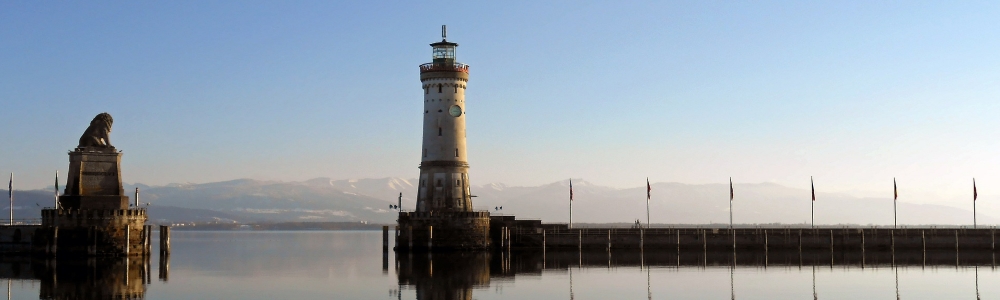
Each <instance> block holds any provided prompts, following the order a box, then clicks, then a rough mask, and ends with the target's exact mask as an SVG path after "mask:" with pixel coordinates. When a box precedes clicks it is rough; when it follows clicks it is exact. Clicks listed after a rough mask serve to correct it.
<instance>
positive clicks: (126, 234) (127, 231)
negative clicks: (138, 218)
mask: <svg viewBox="0 0 1000 300" xmlns="http://www.w3.org/2000/svg"><path fill="white" fill-rule="evenodd" d="M129 229H130V228H129V226H128V225H125V251H122V252H125V256H126V257H128V254H129V248H130V247H129V246H131V245H129V242H130V241H129V240H130V238H129V235H130V233H131V232H130V231H131V230H129ZM126 267H128V266H127V265H126Z"/></svg>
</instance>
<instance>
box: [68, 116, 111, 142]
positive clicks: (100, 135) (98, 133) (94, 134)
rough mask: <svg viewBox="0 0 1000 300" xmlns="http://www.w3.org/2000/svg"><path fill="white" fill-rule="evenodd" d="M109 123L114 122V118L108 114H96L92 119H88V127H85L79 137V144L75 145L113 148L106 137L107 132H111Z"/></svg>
mask: <svg viewBox="0 0 1000 300" xmlns="http://www.w3.org/2000/svg"><path fill="white" fill-rule="evenodd" d="M111 123H114V119H111V115H110V114H108V113H100V114H98V115H97V116H96V117H94V120H93V121H90V127H87V130H86V131H84V132H83V136H81V137H80V145H79V146H77V147H78V148H86V147H99V148H114V146H111V139H110V138H109V137H108V134H109V133H111Z"/></svg>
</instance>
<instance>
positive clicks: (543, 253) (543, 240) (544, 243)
mask: <svg viewBox="0 0 1000 300" xmlns="http://www.w3.org/2000/svg"><path fill="white" fill-rule="evenodd" d="M546 242H547V241H546V240H545V229H542V256H544V255H545V247H546V246H547V245H546Z"/></svg>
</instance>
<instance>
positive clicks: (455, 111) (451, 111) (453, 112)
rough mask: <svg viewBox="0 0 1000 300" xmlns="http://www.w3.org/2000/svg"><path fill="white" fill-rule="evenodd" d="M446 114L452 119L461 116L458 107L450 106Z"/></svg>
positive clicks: (460, 110) (460, 109)
mask: <svg viewBox="0 0 1000 300" xmlns="http://www.w3.org/2000/svg"><path fill="white" fill-rule="evenodd" d="M448 113H449V114H451V116H452V117H456V118H457V117H458V116H461V115H462V108H461V107H458V105H452V106H451V108H449V109H448Z"/></svg>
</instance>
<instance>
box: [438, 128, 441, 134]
mask: <svg viewBox="0 0 1000 300" xmlns="http://www.w3.org/2000/svg"><path fill="white" fill-rule="evenodd" d="M438 136H441V127H438Z"/></svg>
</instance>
